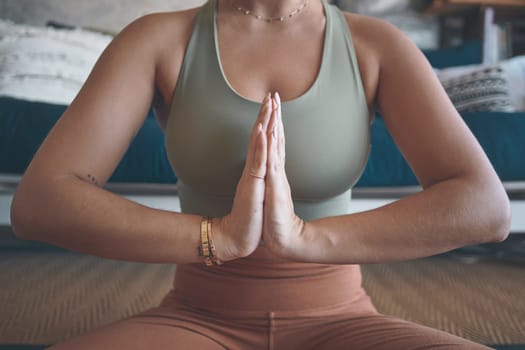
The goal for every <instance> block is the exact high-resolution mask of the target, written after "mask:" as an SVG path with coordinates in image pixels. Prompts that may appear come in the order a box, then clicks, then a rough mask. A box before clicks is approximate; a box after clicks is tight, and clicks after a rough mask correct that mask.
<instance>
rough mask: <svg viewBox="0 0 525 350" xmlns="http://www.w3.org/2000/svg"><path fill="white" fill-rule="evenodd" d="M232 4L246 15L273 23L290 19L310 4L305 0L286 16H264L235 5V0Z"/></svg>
mask: <svg viewBox="0 0 525 350" xmlns="http://www.w3.org/2000/svg"><path fill="white" fill-rule="evenodd" d="M230 4H231V6H232V7H233V8H234V9H236V10H237V11H239V12H241V13H242V14H244V15H246V16H252V17H253V18H255V19H258V20H260V21H265V22H268V23H272V22H282V21H284V20H285V19H290V18H292V17H293V16H295V15H297V14H299V13H300V12H301V11H302V10H304V8H305V7H306V6H308V0H304V1H303V3H302V4H301V6H299V7H298V8H296V9H295V10H293V11H292V12H290V13H289V14H288V15H286V16H277V17H263V16H261V15H258V14H256V13H253V12H252V11H251V10H248V9H247V8H244V7H241V6H237V5H235V4H234V3H233V0H231V1H230Z"/></svg>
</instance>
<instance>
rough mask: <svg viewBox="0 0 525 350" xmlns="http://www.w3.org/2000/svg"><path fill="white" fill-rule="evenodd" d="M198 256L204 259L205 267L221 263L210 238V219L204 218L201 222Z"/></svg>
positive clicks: (211, 237)
mask: <svg viewBox="0 0 525 350" xmlns="http://www.w3.org/2000/svg"><path fill="white" fill-rule="evenodd" d="M198 251H199V255H200V256H202V257H203V258H204V264H205V265H206V266H212V265H222V261H221V260H220V259H219V258H218V257H217V251H216V249H215V244H214V243H213V236H212V218H210V217H208V216H205V217H203V218H202V221H201V244H200V246H199V249H198Z"/></svg>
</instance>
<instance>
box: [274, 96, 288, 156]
mask: <svg viewBox="0 0 525 350" xmlns="http://www.w3.org/2000/svg"><path fill="white" fill-rule="evenodd" d="M275 101H276V103H277V120H278V131H279V132H278V133H277V135H278V147H277V148H278V150H279V156H280V157H281V160H282V162H283V163H284V161H285V159H286V147H285V142H286V141H285V135H284V122H283V114H282V104H281V96H280V95H279V93H278V92H276V93H275Z"/></svg>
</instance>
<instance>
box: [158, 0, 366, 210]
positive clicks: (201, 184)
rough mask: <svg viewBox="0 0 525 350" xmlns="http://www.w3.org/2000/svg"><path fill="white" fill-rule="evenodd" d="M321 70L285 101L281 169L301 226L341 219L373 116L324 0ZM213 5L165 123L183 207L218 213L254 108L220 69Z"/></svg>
mask: <svg viewBox="0 0 525 350" xmlns="http://www.w3.org/2000/svg"><path fill="white" fill-rule="evenodd" d="M323 4H324V5H323V6H324V9H325V15H326V29H325V38H324V47H323V55H322V62H321V67H320V70H319V72H318V76H317V78H316V80H315V82H314V83H313V85H312V86H311V87H310V88H309V89H308V90H307V91H306V92H305V93H304V94H303V95H301V96H300V97H298V98H295V99H293V100H291V101H284V102H283V103H282V111H283V113H282V115H283V123H284V129H285V136H286V173H287V175H288V180H289V182H290V186H291V190H292V197H293V199H294V204H295V210H296V213H297V215H298V216H300V217H301V218H303V219H304V220H312V219H315V218H320V217H325V216H334V215H342V214H346V213H347V212H348V209H349V204H350V191H351V187H352V186H353V185H354V184H355V183H356V182H357V180H358V179H359V177H360V175H361V173H362V172H363V170H364V167H365V165H366V162H367V160H368V154H369V150H370V132H369V130H370V129H369V127H370V125H369V114H368V107H367V103H366V98H365V93H364V89H363V85H362V82H361V77H360V73H359V67H358V63H357V59H356V54H355V50H354V46H353V43H352V38H351V35H350V32H349V28H348V24H347V22H346V20H345V18H344V15H343V14H342V12H341V11H340V10H339V9H338V8H337V7H335V6H333V5H329V4H326V3H324V2H323ZM216 9H217V3H216V0H210V1H209V2H208V3H206V4H205V5H204V6H203V7H202V8H201V10H200V11H199V13H198V14H197V17H196V21H195V26H194V28H193V33H192V35H191V39H190V41H189V44H188V47H187V50H186V53H185V57H184V61H183V64H182V68H181V71H180V75H179V78H178V81H177V86H176V90H175V94H174V97H173V101H172V106H171V110H170V114H169V116H168V123H167V127H166V135H165V137H166V151H167V154H168V159H169V162H170V164H171V166H172V168H173V170H174V172H175V174H177V177H178V178H179V182H178V191H179V196H180V201H181V209H182V211H183V212H185V213H190V214H196V215H210V216H224V215H226V214H228V213H229V212H230V210H231V206H232V203H233V197H234V195H235V189H236V186H237V182H238V181H239V178H240V176H241V173H242V170H243V168H244V163H245V157H246V151H247V147H248V139H249V137H250V132H251V130H252V127H253V124H254V122H255V120H256V118H257V115H258V112H259V109H260V106H261V105H260V103H257V102H254V101H250V100H247V99H245V98H243V97H242V96H240V95H239V94H238V93H236V92H235V91H234V90H233V88H232V87H231V86H230V84H229V83H228V81H227V79H226V77H225V75H224V72H223V70H222V66H221V62H220V55H219V52H218V45H217V24H216Z"/></svg>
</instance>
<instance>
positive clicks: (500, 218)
mask: <svg viewBox="0 0 525 350" xmlns="http://www.w3.org/2000/svg"><path fill="white" fill-rule="evenodd" d="M486 203H489V205H488V207H487V208H486V210H485V215H486V219H487V223H486V230H485V232H486V234H485V239H484V241H485V242H484V243H500V242H503V241H504V240H506V239H507V237H508V236H509V233H510V228H511V221H512V212H511V207H510V201H509V198H508V196H507V193H506V192H505V190H504V189H503V187H501V190H499V191H497V192H496V193H494V192H493V193H492V194H491V195H489V197H488V199H487V201H486Z"/></svg>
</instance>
